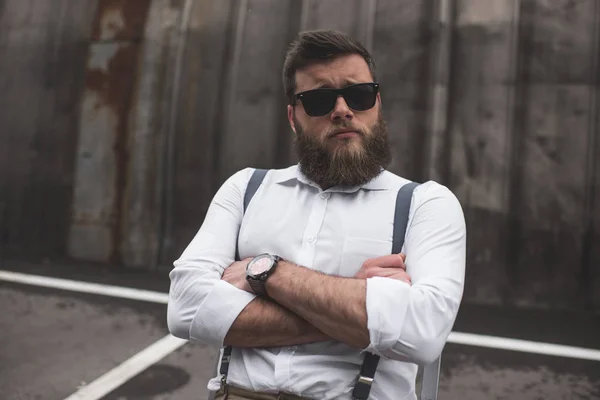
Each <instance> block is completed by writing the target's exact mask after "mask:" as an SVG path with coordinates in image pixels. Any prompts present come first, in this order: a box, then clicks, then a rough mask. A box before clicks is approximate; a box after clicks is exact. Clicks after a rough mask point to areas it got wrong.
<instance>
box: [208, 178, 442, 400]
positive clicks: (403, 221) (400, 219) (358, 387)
mask: <svg viewBox="0 0 600 400" xmlns="http://www.w3.org/2000/svg"><path fill="white" fill-rule="evenodd" d="M267 172H268V170H265V169H256V170H255V171H254V173H253V174H252V176H251V177H250V180H249V181H248V186H247V187H246V193H245V194H244V213H245V212H246V209H247V208H248V204H250V200H252V197H253V196H254V194H255V193H256V191H257V190H258V188H259V187H260V185H261V183H262V181H263V179H264V178H265V175H266V174H267ZM417 186H418V183H415V182H410V183H408V184H406V185H404V186H402V187H401V188H400V190H398V194H397V196H396V209H395V212H394V228H393V240H392V254H397V253H400V252H401V251H402V246H403V245H404V235H405V232H406V227H407V224H408V212H409V210H410V204H411V200H412V193H413V191H414V190H415V188H416V187H417ZM235 259H236V260H238V261H239V260H240V255H239V252H238V249H237V246H236V250H235ZM232 350H233V349H232V347H231V346H226V347H225V348H224V349H223V355H222V357H221V367H220V369H219V373H220V374H221V375H222V378H221V382H222V383H223V384H225V383H226V382H227V373H228V371H229V363H230V361H231V351H232ZM378 364H379V356H378V355H376V354H372V353H366V354H365V358H364V360H363V363H362V366H361V367H360V373H359V376H358V379H357V381H356V384H355V386H354V390H353V392H352V398H353V399H354V400H366V399H368V397H369V393H370V392H371V386H372V384H373V380H374V378H375V373H376V372H377V365H378ZM439 370H440V358H439V357H438V359H437V360H436V361H435V362H433V363H432V364H430V365H427V366H425V370H424V372H423V383H422V390H421V399H422V400H436V399H437V387H438V380H439Z"/></svg>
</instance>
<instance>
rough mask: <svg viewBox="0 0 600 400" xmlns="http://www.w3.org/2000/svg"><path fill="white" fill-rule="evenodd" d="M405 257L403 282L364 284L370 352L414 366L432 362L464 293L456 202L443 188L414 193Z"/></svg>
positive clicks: (462, 231) (429, 186) (430, 185)
mask: <svg viewBox="0 0 600 400" xmlns="http://www.w3.org/2000/svg"><path fill="white" fill-rule="evenodd" d="M412 207H414V212H413V211H412V210H411V214H410V215H411V218H410V219H409V224H408V229H407V232H406V239H405V243H404V253H405V254H406V270H407V272H408V274H409V275H410V277H411V280H412V285H409V284H408V283H405V282H402V281H398V280H394V279H389V278H381V277H375V278H371V279H368V280H367V299H366V301H367V304H366V307H367V316H368V329H369V335H370V342H371V343H370V345H369V347H368V348H367V349H365V350H366V351H371V352H374V353H376V354H379V355H381V356H383V357H387V358H391V359H395V360H400V361H408V362H414V363H417V364H419V365H423V364H428V363H430V362H432V361H434V360H435V359H436V358H437V357H438V356H439V355H440V353H441V352H442V350H443V348H444V345H445V343H446V340H447V339H448V336H449V334H450V332H451V330H452V326H453V325H454V321H455V319H456V315H457V313H458V308H459V306H460V302H461V299H462V295H463V288H464V277H465V262H466V227H465V219H464V214H463V211H462V208H461V206H460V203H459V202H458V200H457V199H456V197H455V196H454V194H452V192H451V191H450V190H448V189H447V188H446V187H444V186H442V185H439V184H437V183H434V182H427V183H426V184H423V185H421V186H420V187H418V188H417V189H416V190H415V192H414V194H413V202H412Z"/></svg>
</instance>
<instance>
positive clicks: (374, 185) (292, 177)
mask: <svg viewBox="0 0 600 400" xmlns="http://www.w3.org/2000/svg"><path fill="white" fill-rule="evenodd" d="M292 181H297V182H302V183H304V184H306V185H310V186H314V187H319V186H318V185H317V184H316V183H314V182H313V181H311V180H310V179H308V178H307V177H306V176H305V175H304V174H303V173H302V172H301V171H300V167H299V165H298V164H296V165H294V166H292V167H290V168H286V169H284V170H279V171H278V174H277V176H276V177H274V182H275V183H280V184H284V183H287V182H292ZM387 183H388V182H387V179H386V171H385V169H383V168H382V169H381V173H380V174H379V175H377V176H376V177H375V178H373V179H371V180H370V181H369V182H367V183H365V184H364V185H362V186H353V187H337V186H334V187H332V188H329V189H327V191H330V192H348V193H350V192H356V191H358V190H359V189H364V190H387V189H388V185H387Z"/></svg>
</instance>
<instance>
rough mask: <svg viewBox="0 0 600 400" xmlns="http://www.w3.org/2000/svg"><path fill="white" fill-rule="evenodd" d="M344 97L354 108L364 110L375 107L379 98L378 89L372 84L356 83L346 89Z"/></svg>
mask: <svg viewBox="0 0 600 400" xmlns="http://www.w3.org/2000/svg"><path fill="white" fill-rule="evenodd" d="M344 99H345V100H346V103H348V106H349V107H350V108H352V109H353V110H357V111H364V110H368V109H370V108H373V106H374V105H375V101H376V100H377V89H376V87H375V86H373V85H370V84H365V85H354V86H351V87H349V88H347V89H346V93H344Z"/></svg>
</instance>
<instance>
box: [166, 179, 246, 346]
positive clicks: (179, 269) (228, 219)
mask: <svg viewBox="0 0 600 400" xmlns="http://www.w3.org/2000/svg"><path fill="white" fill-rule="evenodd" d="M251 171H252V170H251V169H249V168H248V169H245V170H242V171H239V172H237V173H236V174H234V175H232V176H231V177H230V178H229V179H228V180H227V181H226V182H225V183H224V184H223V186H221V188H220V189H219V191H218V192H217V193H216V194H215V197H214V198H213V200H212V202H211V204H210V206H209V208H208V211H207V213H206V217H205V219H204V222H203V223H202V226H201V227H200V229H199V231H198V233H197V234H196V236H195V237H194V238H193V240H192V241H191V242H190V244H189V245H188V246H187V248H186V249H185V250H184V252H183V254H182V255H181V257H180V258H179V259H178V260H176V261H175V262H174V268H173V270H172V271H171V272H170V274H169V277H170V279H171V287H170V290H169V304H168V307H167V325H168V327H169V331H170V332H171V334H172V335H174V336H177V337H179V338H182V339H189V340H194V341H199V342H203V343H206V344H209V345H215V346H222V345H223V340H224V338H225V335H226V334H227V332H228V331H229V329H230V328H231V325H232V324H233V322H234V321H235V319H236V318H237V316H238V315H239V314H240V313H241V312H242V310H243V309H244V308H245V307H246V306H247V305H248V304H249V303H250V302H251V301H252V300H254V298H255V297H256V296H255V295H253V294H250V293H247V292H245V291H243V290H239V289H237V288H236V287H235V286H233V285H231V284H229V283H227V282H225V281H222V280H221V276H222V275H223V271H224V270H225V268H226V267H228V266H229V265H231V264H232V263H233V261H234V257H235V248H236V244H237V235H238V231H239V227H240V224H241V220H242V217H243V196H244V192H245V190H246V185H247V183H248V179H249V177H250V173H251Z"/></svg>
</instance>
